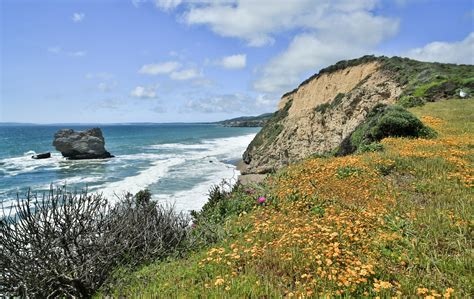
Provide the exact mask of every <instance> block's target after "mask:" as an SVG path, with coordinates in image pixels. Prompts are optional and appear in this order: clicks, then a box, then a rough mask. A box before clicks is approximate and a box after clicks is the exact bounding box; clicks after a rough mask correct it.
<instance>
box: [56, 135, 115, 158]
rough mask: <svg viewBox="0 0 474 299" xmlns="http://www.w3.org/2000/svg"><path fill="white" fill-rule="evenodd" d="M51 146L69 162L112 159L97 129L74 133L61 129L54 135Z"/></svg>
mask: <svg viewBox="0 0 474 299" xmlns="http://www.w3.org/2000/svg"><path fill="white" fill-rule="evenodd" d="M53 146H54V147H55V148H56V150H58V151H60V152H61V154H62V155H63V157H66V158H68V159H70V160H82V159H105V158H112V157H114V156H112V155H111V154H110V153H109V152H108V151H106V150H105V140H104V136H102V131H101V130H100V129H99V128H93V129H89V130H86V131H78V132H75V131H74V130H71V129H62V130H59V131H57V132H56V134H54V141H53Z"/></svg>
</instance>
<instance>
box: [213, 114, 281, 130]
mask: <svg viewBox="0 0 474 299" xmlns="http://www.w3.org/2000/svg"><path fill="white" fill-rule="evenodd" d="M272 115H273V113H264V114H261V115H257V116H241V117H236V118H232V119H227V120H223V121H219V122H217V124H219V125H222V126H224V127H263V126H264V125H265V123H266V122H267V121H268V120H269V119H270V118H271V117H272Z"/></svg>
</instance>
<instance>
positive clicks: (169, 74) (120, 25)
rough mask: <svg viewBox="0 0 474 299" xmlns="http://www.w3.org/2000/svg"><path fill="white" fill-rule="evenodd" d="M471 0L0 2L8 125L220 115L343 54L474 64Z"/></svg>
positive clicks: (267, 101) (257, 106) (265, 106)
mask: <svg viewBox="0 0 474 299" xmlns="http://www.w3.org/2000/svg"><path fill="white" fill-rule="evenodd" d="M473 3H474V2H473V1H472V0H445V1H440V0H438V1H436V0H431V1H430V0H393V1H382V0H359V1H355V0H292V1H290V0H261V1H258V0H225V1H215V0H203V1H200V0H199V1H197V0H194V1H186V0H115V1H114V0H101V1H92V0H88V1H73V0H68V1H65V0H64V1H60V0H55V1H52V0H42V1H33V0H31V1H25V0H2V1H0V5H1V6H0V9H1V16H0V19H1V28H0V30H1V45H2V46H1V64H0V67H1V86H0V87H1V99H0V122H2V121H3V122H34V123H57V122H93V123H110V122H183V121H184V122H191V121H214V120H220V119H225V118H229V117H235V116H240V115H256V114H260V113H263V112H270V111H274V110H275V109H276V104H277V102H278V100H279V97H280V96H281V94H283V93H284V92H286V91H289V90H291V89H293V88H294V87H296V86H297V85H298V84H299V83H300V82H301V81H302V80H304V79H305V78H306V77H308V76H309V75H311V74H313V73H315V72H317V71H318V70H319V69H320V68H322V67H325V66H327V65H329V64H332V63H335V62H337V61H339V60H341V59H348V58H355V57H359V56H362V55H364V54H377V55H390V56H391V55H399V56H407V57H412V58H415V59H420V60H426V61H440V62H450V63H469V64H474V33H473V32H474V4H473Z"/></svg>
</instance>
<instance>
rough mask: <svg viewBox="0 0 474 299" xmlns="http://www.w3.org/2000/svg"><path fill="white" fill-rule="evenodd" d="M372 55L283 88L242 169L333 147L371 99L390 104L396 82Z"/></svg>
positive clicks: (262, 168) (261, 168) (269, 166)
mask: <svg viewBox="0 0 474 299" xmlns="http://www.w3.org/2000/svg"><path fill="white" fill-rule="evenodd" d="M392 77H393V76H392V75H391V73H390V72H387V71H386V70H384V69H383V67H382V63H381V62H380V61H377V60H373V61H368V62H364V63H362V64H358V65H355V66H349V67H345V68H342V69H339V70H334V71H328V72H324V73H321V74H319V75H316V76H313V77H312V78H310V79H308V80H306V81H305V82H303V84H302V85H300V86H299V87H298V88H297V89H296V90H294V91H292V92H290V93H287V94H285V95H284V96H283V97H282V98H281V101H280V103H279V105H278V108H279V110H278V111H277V112H276V113H275V115H274V117H273V118H272V119H271V120H270V121H269V123H267V125H266V126H265V127H264V128H263V129H262V131H261V132H260V133H259V134H258V135H257V136H256V137H255V139H254V140H253V141H252V143H251V144H250V145H249V147H248V148H247V150H246V151H245V153H244V155H243V160H244V162H245V166H244V167H243V169H242V173H243V174H247V173H267V172H272V171H274V170H276V169H278V168H281V167H282V166H285V165H287V164H289V163H292V162H296V161H298V160H301V159H303V158H305V157H308V156H310V155H313V154H324V153H327V152H331V151H334V150H336V149H337V147H338V146H339V145H340V144H341V142H342V140H343V139H344V138H346V137H347V136H349V135H350V134H351V133H352V132H353V131H354V129H355V128H356V127H357V126H358V125H359V124H361V123H362V122H363V121H364V120H365V118H366V115H367V113H368V112H369V111H370V110H371V109H372V108H373V107H374V106H375V105H377V104H379V103H383V104H392V103H394V102H395V101H396V99H397V98H398V97H399V96H400V94H401V93H402V91H403V90H402V86H401V85H400V84H399V83H398V82H397V81H396V80H394V79H393V78H392Z"/></svg>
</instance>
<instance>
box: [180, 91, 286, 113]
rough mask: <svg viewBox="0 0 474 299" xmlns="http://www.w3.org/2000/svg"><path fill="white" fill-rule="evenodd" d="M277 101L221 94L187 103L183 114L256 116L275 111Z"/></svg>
mask: <svg viewBox="0 0 474 299" xmlns="http://www.w3.org/2000/svg"><path fill="white" fill-rule="evenodd" d="M276 102H277V99H276V98H275V99H271V98H270V97H269V96H267V95H257V97H256V98H255V97H253V96H250V95H248V94H243V93H234V94H219V95H211V96H208V97H203V98H201V99H198V100H189V101H187V102H186V103H185V105H184V108H183V109H182V111H183V112H201V113H245V114H248V115H255V114H259V113H263V112H268V111H274V110H275V108H276Z"/></svg>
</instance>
